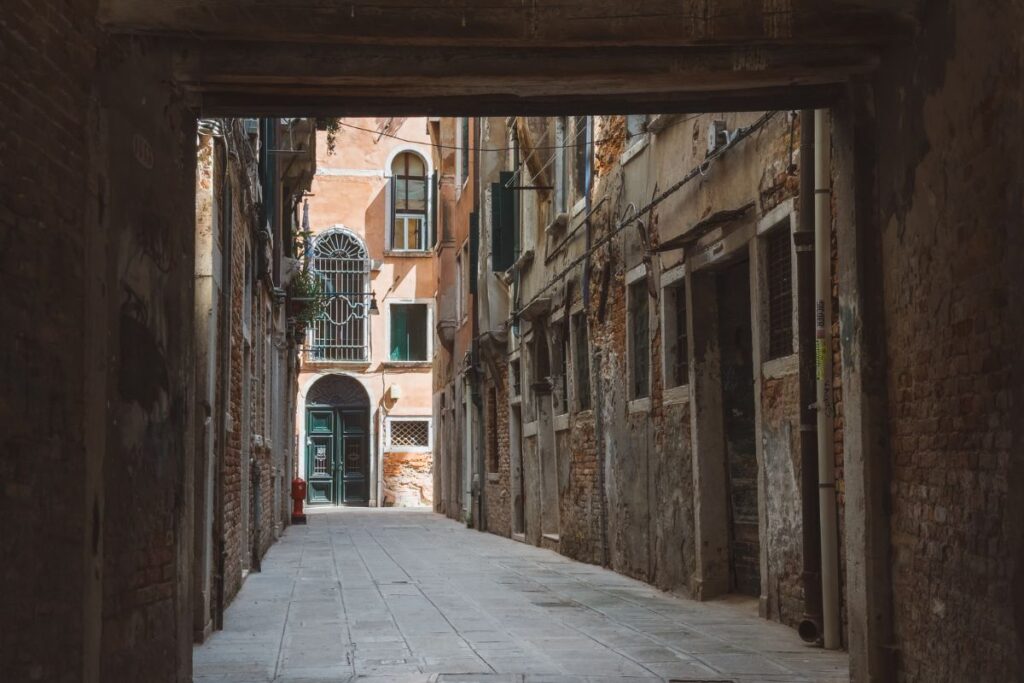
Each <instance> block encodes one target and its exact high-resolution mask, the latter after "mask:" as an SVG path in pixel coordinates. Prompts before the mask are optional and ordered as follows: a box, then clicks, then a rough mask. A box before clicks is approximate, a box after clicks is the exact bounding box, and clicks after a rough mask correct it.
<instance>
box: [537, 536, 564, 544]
mask: <svg viewBox="0 0 1024 683" xmlns="http://www.w3.org/2000/svg"><path fill="white" fill-rule="evenodd" d="M541 536H543V537H544V538H546V539H548V540H549V541H554V542H555V543H558V542H559V541H560V540H561V538H560V537H559V535H558V534H541Z"/></svg>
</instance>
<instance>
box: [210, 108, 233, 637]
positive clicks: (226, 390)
mask: <svg viewBox="0 0 1024 683" xmlns="http://www.w3.org/2000/svg"><path fill="white" fill-rule="evenodd" d="M232 128H233V126H232ZM230 134H231V133H230V131H225V134H224V168H223V169H222V175H221V196H222V198H223V206H222V207H221V231H222V239H221V247H222V249H223V251H222V252H221V272H222V274H223V277H222V280H223V282H224V288H223V289H222V290H221V306H220V311H221V316H223V319H222V321H221V330H222V331H223V333H224V336H223V337H222V338H221V340H220V341H221V352H222V354H223V355H222V361H221V362H222V367H221V390H220V397H221V398H220V400H221V402H220V404H218V406H217V412H218V413H220V415H219V419H220V447H219V448H218V449H217V450H218V453H219V455H220V461H219V462H218V463H217V469H216V477H215V478H216V484H215V488H214V501H215V505H214V510H215V515H214V519H215V520H216V533H217V546H218V551H219V552H218V553H217V577H216V578H217V605H216V610H215V614H214V628H215V629H216V630H218V631H219V630H221V629H223V628H224V602H225V601H224V571H225V563H226V557H225V556H226V553H227V549H226V548H225V533H224V458H225V455H226V451H227V443H228V413H227V411H228V406H229V405H230V402H231V399H230V397H231V313H232V311H231V299H232V297H231V287H232V283H231V264H232V259H231V255H232V250H233V248H234V247H233V246H232V232H233V231H232V229H231V228H232V226H231V223H232V216H233V211H232V207H231V202H232V193H231V188H230V185H229V178H228V166H229V165H230V163H231V156H230V154H229V151H228V136H229V135H230Z"/></svg>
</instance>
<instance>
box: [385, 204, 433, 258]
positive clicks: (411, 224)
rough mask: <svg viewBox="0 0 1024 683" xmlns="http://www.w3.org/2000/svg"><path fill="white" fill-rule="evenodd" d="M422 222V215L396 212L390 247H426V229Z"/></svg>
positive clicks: (413, 249)
mask: <svg viewBox="0 0 1024 683" xmlns="http://www.w3.org/2000/svg"><path fill="white" fill-rule="evenodd" d="M424 222H425V217H424V216H418V215H415V214H404V213H396V214H395V228H394V234H393V235H392V238H391V248H392V249H394V250H395V251H422V250H424V249H426V248H427V231H426V230H425V229H424Z"/></svg>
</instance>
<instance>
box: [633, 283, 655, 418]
mask: <svg viewBox="0 0 1024 683" xmlns="http://www.w3.org/2000/svg"><path fill="white" fill-rule="evenodd" d="M628 294H629V297H628V302H627V303H628V306H629V332H628V334H629V360H630V362H629V366H630V367H629V394H630V395H629V397H630V398H631V399H637V398H646V397H647V396H649V395H650V393H651V386H650V385H651V372H650V363H651V351H650V348H651V342H650V336H649V335H650V329H649V328H650V319H649V302H648V293H647V279H646V278H641V279H639V280H637V281H636V282H634V283H633V284H631V285H630V286H629V292H628Z"/></svg>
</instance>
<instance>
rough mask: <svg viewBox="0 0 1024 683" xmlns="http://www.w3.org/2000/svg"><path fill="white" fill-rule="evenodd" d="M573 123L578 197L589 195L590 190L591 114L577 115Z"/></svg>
mask: <svg viewBox="0 0 1024 683" xmlns="http://www.w3.org/2000/svg"><path fill="white" fill-rule="evenodd" d="M573 118H574V125H573V129H574V130H573V141H572V144H573V149H574V151H575V167H576V168H575V171H576V177H575V181H576V198H577V199H580V198H582V197H585V196H586V195H587V192H588V191H589V190H590V161H591V157H592V153H593V140H592V139H591V134H590V122H591V119H590V117H589V116H575V117H573Z"/></svg>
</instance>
